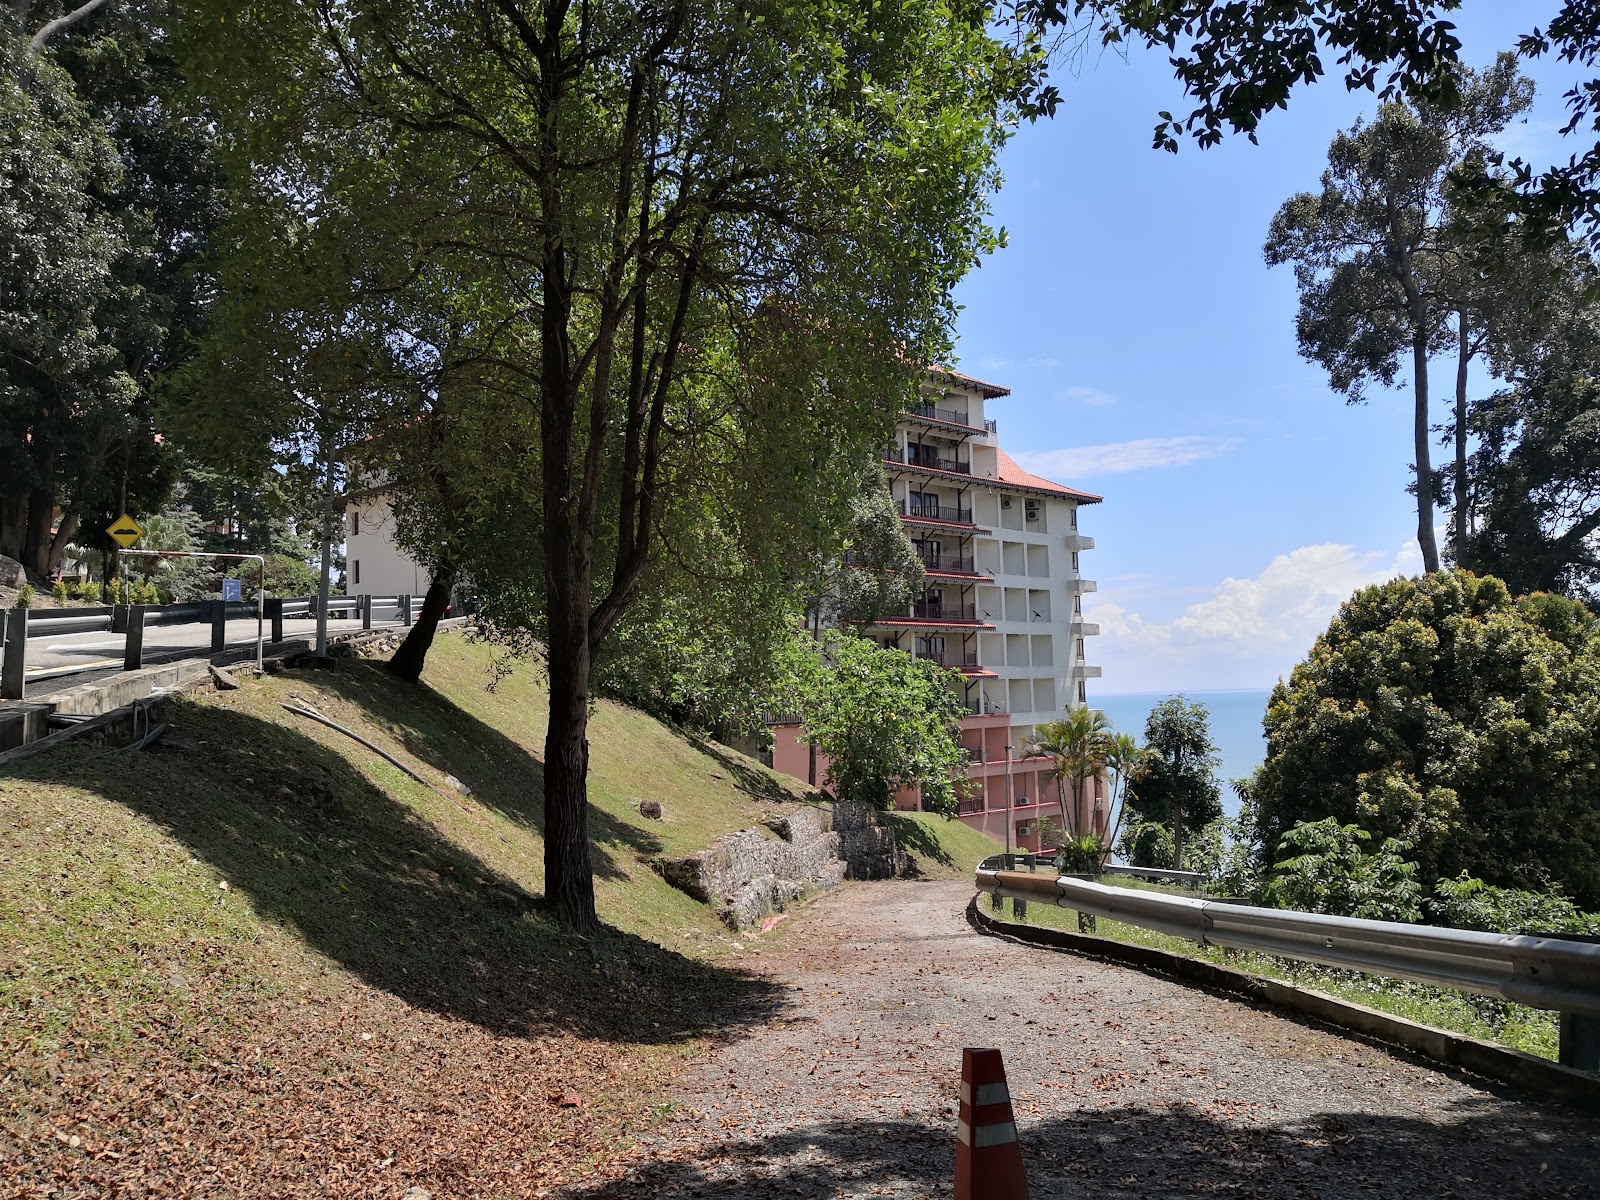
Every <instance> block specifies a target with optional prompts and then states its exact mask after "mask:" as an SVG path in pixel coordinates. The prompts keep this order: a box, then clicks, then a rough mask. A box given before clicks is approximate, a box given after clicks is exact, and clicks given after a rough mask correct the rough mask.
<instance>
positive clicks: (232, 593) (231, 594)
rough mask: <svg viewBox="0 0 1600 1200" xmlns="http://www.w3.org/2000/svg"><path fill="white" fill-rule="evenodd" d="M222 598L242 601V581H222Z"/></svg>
mask: <svg viewBox="0 0 1600 1200" xmlns="http://www.w3.org/2000/svg"><path fill="white" fill-rule="evenodd" d="M222 598H223V599H224V600H243V599H244V580H242V579H224V580H223V581H222Z"/></svg>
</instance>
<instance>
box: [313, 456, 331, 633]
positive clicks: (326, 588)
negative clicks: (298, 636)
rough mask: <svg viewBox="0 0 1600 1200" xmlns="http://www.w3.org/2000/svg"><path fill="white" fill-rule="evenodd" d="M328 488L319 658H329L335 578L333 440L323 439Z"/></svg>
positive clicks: (324, 499)
mask: <svg viewBox="0 0 1600 1200" xmlns="http://www.w3.org/2000/svg"><path fill="white" fill-rule="evenodd" d="M322 442H323V449H324V457H323V469H324V470H326V471H327V474H328V478H327V487H326V489H325V490H324V492H323V496H322V578H321V580H320V581H319V582H318V584H317V657H318V658H319V659H323V658H327V657H328V600H329V592H330V591H331V590H332V587H331V583H332V576H333V491H334V477H333V438H332V437H331V436H330V435H328V434H326V433H325V434H323V437H322Z"/></svg>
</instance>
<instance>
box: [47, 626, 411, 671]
mask: <svg viewBox="0 0 1600 1200" xmlns="http://www.w3.org/2000/svg"><path fill="white" fill-rule="evenodd" d="M372 624H373V628H375V629H377V628H382V627H386V626H389V625H395V624H398V622H395V621H374V622H373V623H372ZM316 628H317V625H316V621H314V620H306V619H299V618H293V619H288V620H285V621H284V623H283V632H284V636H285V637H309V636H314V635H315V633H316ZM360 628H361V622H360V621H345V620H337V619H330V620H329V621H328V632H329V633H330V634H333V633H349V632H352V631H356V630H359V629H360ZM263 632H264V634H265V636H267V637H269V638H270V637H271V636H272V625H271V622H267V623H266V624H265V625H264V626H263ZM227 637H228V647H229V649H233V650H237V649H243V648H245V647H251V646H254V645H255V644H256V622H255V618H254V617H252V618H250V619H248V620H236V621H229V622H228V634H227ZM210 649H211V626H210V624H209V623H207V622H201V621H197V622H194V623H192V624H188V625H152V626H149V627H148V628H147V629H146V630H145V631H144V655H145V661H146V662H160V661H168V660H171V659H173V658H186V657H191V656H194V655H203V654H207V653H209V652H210ZM123 650H124V641H123V635H122V634H120V633H110V632H105V631H100V632H95V633H68V634H62V635H60V636H51V635H49V634H45V635H42V636H35V637H31V638H29V639H28V663H27V670H26V672H25V674H26V677H27V679H28V681H29V682H35V681H42V680H45V679H50V678H57V677H60V676H63V675H66V674H67V673H69V672H73V671H93V670H104V669H119V668H121V666H122V655H123Z"/></svg>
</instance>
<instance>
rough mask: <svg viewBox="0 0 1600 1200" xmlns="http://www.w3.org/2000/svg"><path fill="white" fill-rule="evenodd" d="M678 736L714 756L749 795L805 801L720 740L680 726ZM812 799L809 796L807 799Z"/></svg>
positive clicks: (772, 800)
mask: <svg viewBox="0 0 1600 1200" xmlns="http://www.w3.org/2000/svg"><path fill="white" fill-rule="evenodd" d="M676 732H677V733H678V735H679V736H680V737H682V738H684V739H685V740H686V741H687V742H688V743H689V744H690V745H691V746H693V747H694V748H695V749H696V750H698V751H700V753H701V754H704V755H705V756H706V757H707V758H710V759H714V760H715V761H716V762H717V764H718V765H719V766H721V767H722V769H723V770H724V771H726V772H727V773H728V774H729V775H731V776H732V777H733V781H734V785H735V786H736V787H737V788H738V789H739V790H740V791H742V792H744V793H745V794H746V795H747V796H752V797H754V798H755V799H757V800H765V801H767V802H769V803H771V804H796V803H801V802H802V801H801V800H800V798H799V797H797V796H795V794H794V793H793V792H791V791H789V789H787V788H785V787H784V786H783V785H782V784H781V783H779V782H778V781H777V780H776V779H774V778H773V777H772V776H771V775H768V774H766V773H765V772H763V771H758V770H756V769H755V768H754V767H752V766H751V765H750V760H749V759H747V758H745V757H744V756H743V755H741V754H738V753H736V752H735V751H733V750H730V749H728V747H726V746H724V745H722V744H721V743H719V742H714V741H712V740H711V739H710V738H708V737H705V736H704V735H702V734H699V733H696V732H694V731H693V730H688V729H681V728H680V729H677V731H676ZM806 802H809V799H808V800H807V801H806Z"/></svg>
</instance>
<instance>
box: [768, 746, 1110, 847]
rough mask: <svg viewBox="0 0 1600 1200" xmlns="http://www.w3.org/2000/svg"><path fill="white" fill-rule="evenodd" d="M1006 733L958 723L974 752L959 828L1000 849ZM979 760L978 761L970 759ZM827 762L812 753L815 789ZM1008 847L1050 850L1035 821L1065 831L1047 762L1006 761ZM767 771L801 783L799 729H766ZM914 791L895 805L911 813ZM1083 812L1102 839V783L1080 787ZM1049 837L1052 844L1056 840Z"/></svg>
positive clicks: (916, 804) (1065, 816)
mask: <svg viewBox="0 0 1600 1200" xmlns="http://www.w3.org/2000/svg"><path fill="white" fill-rule="evenodd" d="M1010 736H1011V729H1010V726H1009V724H1008V721H1007V718H1005V717H976V718H968V720H967V721H965V722H963V723H962V737H961V740H962V743H963V744H964V745H965V746H967V748H968V749H969V750H972V751H973V752H974V759H975V761H974V762H973V763H972V764H971V765H970V766H969V767H968V768H967V780H966V783H965V785H964V786H965V788H966V793H965V794H966V797H967V799H966V801H965V802H964V803H963V804H962V806H961V809H962V811H961V813H960V818H961V820H962V822H963V823H964V824H967V825H970V826H972V827H973V828H974V829H978V830H981V831H982V832H983V833H986V834H988V835H989V836H990V837H992V838H994V840H995V841H997V842H1000V843H1001V844H1002V845H1003V844H1004V843H1005V841H1006V796H1007V783H1006V775H1007V771H1006V765H1007V763H1006V756H1007V751H1006V749H1005V747H1006V745H1007V739H1008V738H1009V737H1010ZM980 758H981V761H976V760H978V759H980ZM828 767H829V760H828V758H827V756H826V755H823V754H818V755H817V764H816V785H817V786H818V787H821V786H822V781H823V780H824V779H826V778H827V775H828ZM1010 768H1011V769H1010V801H1011V803H1010V806H1011V821H1012V827H1011V834H1012V836H1011V845H1012V847H1013V848H1015V849H1018V850H1046V849H1054V848H1055V846H1054V844H1052V845H1050V846H1044V845H1041V844H1040V838H1039V832H1040V827H1039V823H1040V821H1041V820H1043V819H1044V818H1046V817H1048V818H1049V819H1050V822H1051V823H1052V824H1053V825H1054V826H1055V827H1056V828H1057V829H1058V830H1062V831H1070V830H1071V829H1072V827H1073V821H1072V819H1071V817H1070V815H1069V814H1070V810H1071V806H1072V797H1071V795H1070V790H1069V794H1068V796H1067V798H1066V804H1067V812H1066V813H1064V812H1063V809H1062V800H1061V790H1060V789H1059V788H1058V787H1057V786H1056V782H1055V780H1053V779H1051V778H1050V777H1049V776H1050V764H1049V762H1048V761H1047V760H1045V759H1042V758H1022V759H1012V760H1011V763H1010ZM772 769H773V770H775V771H781V772H783V773H784V774H785V775H790V776H792V777H794V778H795V779H799V780H802V781H804V780H807V779H809V778H810V771H811V747H810V746H809V745H807V743H806V740H805V730H804V728H803V727H802V726H800V725H774V726H772ZM921 806H922V804H921V797H920V796H919V795H918V793H917V790H916V789H915V788H910V789H907V790H905V791H902V792H900V793H899V794H898V795H896V796H895V807H896V808H898V809H902V810H911V811H915V810H917V809H919V808H921ZM1084 808H1085V809H1086V810H1088V817H1089V828H1088V829H1087V830H1086V832H1091V833H1097V834H1100V835H1102V836H1103V835H1104V833H1105V823H1106V810H1105V789H1104V781H1103V780H1099V779H1091V780H1087V781H1085V785H1084ZM1059 840H1060V839H1059V838H1052V839H1051V841H1052V843H1056V842H1059Z"/></svg>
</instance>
